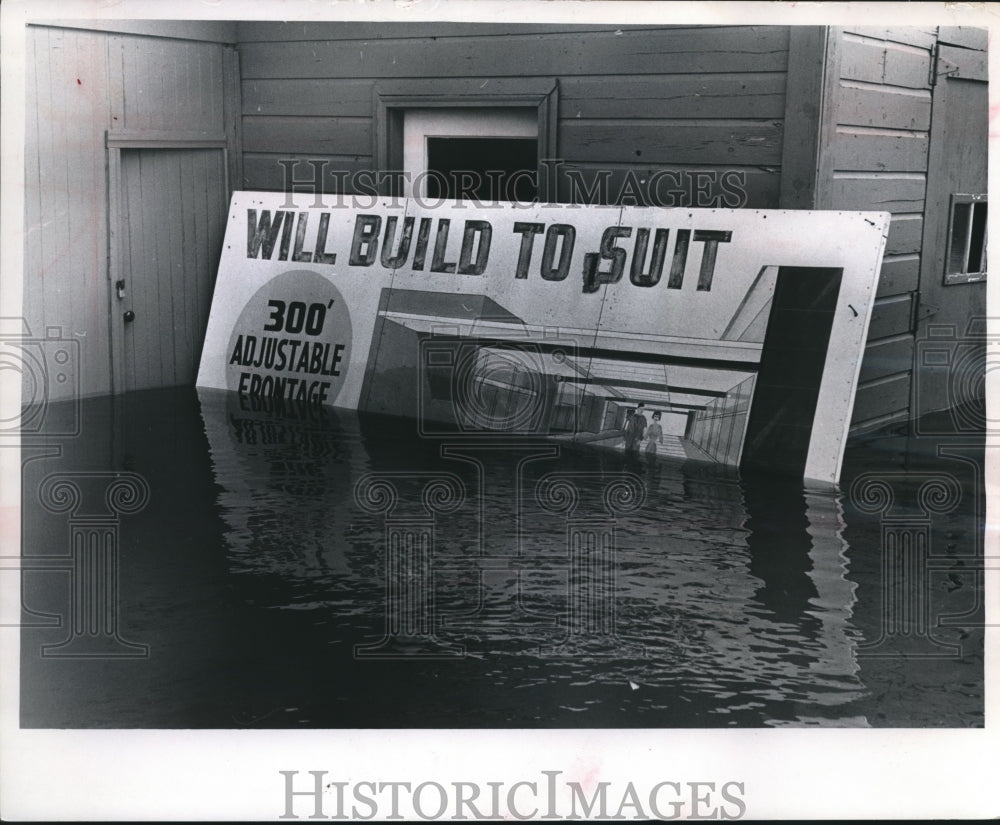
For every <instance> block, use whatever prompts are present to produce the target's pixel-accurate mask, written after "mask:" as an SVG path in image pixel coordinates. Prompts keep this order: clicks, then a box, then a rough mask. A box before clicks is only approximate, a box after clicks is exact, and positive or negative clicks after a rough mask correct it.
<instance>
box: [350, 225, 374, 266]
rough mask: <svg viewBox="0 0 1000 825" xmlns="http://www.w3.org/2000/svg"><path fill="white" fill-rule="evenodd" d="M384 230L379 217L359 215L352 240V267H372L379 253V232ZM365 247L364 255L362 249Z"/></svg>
mask: <svg viewBox="0 0 1000 825" xmlns="http://www.w3.org/2000/svg"><path fill="white" fill-rule="evenodd" d="M381 228H382V218H381V217H380V216H379V215H358V217H357V219H356V220H355V221H354V237H353V238H352V239H351V257H350V259H349V261H348V263H349V264H350V265H351V266H371V265H372V264H373V263H375V253H376V252H378V231H379V229H381ZM362 247H364V250H365V251H364V253H363V254H362V252H361V248H362Z"/></svg>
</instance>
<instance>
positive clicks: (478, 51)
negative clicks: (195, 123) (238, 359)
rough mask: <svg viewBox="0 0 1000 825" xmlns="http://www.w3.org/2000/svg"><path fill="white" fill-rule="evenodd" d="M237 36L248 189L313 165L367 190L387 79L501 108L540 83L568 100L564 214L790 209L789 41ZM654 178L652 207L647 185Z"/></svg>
mask: <svg viewBox="0 0 1000 825" xmlns="http://www.w3.org/2000/svg"><path fill="white" fill-rule="evenodd" d="M238 37H239V41H240V46H239V48H240V57H241V76H242V99H243V134H244V159H243V160H244V180H243V185H244V186H245V187H246V188H249V189H267V190H276V189H279V190H280V189H282V188H284V187H285V185H286V182H285V177H286V173H285V171H284V169H283V168H282V166H281V165H280V164H279V161H281V160H295V159H298V160H300V161H301V162H300V163H299V165H298V166H296V167H295V174H296V177H297V179H299V180H310V179H311V178H312V175H313V168H312V167H310V166H309V165H308V163H306V161H308V160H310V159H315V160H318V161H326V162H327V167H326V168H325V169H324V175H325V178H324V180H325V183H324V185H328V184H330V185H333V186H334V188H335V190H336V191H346V192H351V191H355V189H354V188H352V186H351V178H350V174H351V173H353V172H357V171H360V170H364V169H369V168H371V166H372V164H373V159H372V152H373V147H372V132H373V128H374V126H373V122H372V121H373V118H374V106H373V98H374V89H375V84H376V82H377V81H379V80H382V79H389V78H406V79H415V78H429V79H432V80H433V81H434V88H436V89H440V90H441V94H442V96H444V95H450V94H454V92H455V90H464V89H468V88H469V86H468V79H469V78H481V79H482V80H481V83H476V84H474V85H475V87H476V90H477V93H479V94H483V93H490V92H493V93H496V94H498V95H502V94H504V93H505V91H506V90H507V89H508V88H509V87H510V84H512V83H514V82H516V81H518V80H521V79H523V78H532V77H537V78H556V79H557V82H558V85H559V114H558V125H557V136H558V137H557V157H558V159H559V161H560V162H561V166H560V167H559V168H558V169H557V170H556V175H557V180H558V184H557V192H558V195H557V197H558V199H559V200H561V201H568V200H570V199H571V198H572V197H573V196H574V194H579V192H580V191H581V190H584V191H589V190H595V191H603V192H604V195H605V201H604V202H611V203H614V202H619V201H622V202H638V203H655V202H657V201H656V200H655V198H656V197H657V194H656V193H657V192H658V193H659V195H660V196H662V198H663V201H662V202H664V203H665V205H668V204H669V205H695V204H697V203H700V205H706V206H732V207H736V206H750V207H757V208H766V207H777V206H778V189H779V183H780V162H781V145H782V132H783V129H782V127H783V123H782V118H783V116H784V108H785V72H786V69H787V58H788V55H787V52H788V32H787V30H786V28H784V27H767V26H765V27H735V26H721V27H697V26H696V27H662V28H651V27H641V26H633V27H628V26H622V27H608V26H593V25H589V26H580V27H569V26H563V27H558V28H557V27H552V26H549V27H544V26H535V25H523V26H503V25H498V26H489V25H485V24H443V23H442V24H432V23H427V24H419V25H417V26H409V25H406V26H403V25H399V24H372V23H364V24H361V23H288V24H282V23H271V22H259V23H254V22H245V23H241V24H240V26H239V29H238ZM460 83H461V85H459V84H460ZM460 93H464V92H460ZM345 172H346V173H347V174H346V175H343V174H341V173H345ZM657 172H665V173H669V174H668V176H667V177H664V176H661V177H660V178H658V179H657V180H658V184H659V185H658V188H657V189H656V190H655V192H653V193H651V191H650V190H648V189H646V188H645V183H641V182H640V183H638V184H637V185H636V182H637V181H648V180H650V179H651V178H652V177H653V176H654V175H655V174H656V173H657ZM338 175H340V180H339V181H338ZM345 179H346V180H345ZM341 181H344V183H343V184H342V183H341ZM595 187H596V189H595ZM706 200H710V202H705V201H706Z"/></svg>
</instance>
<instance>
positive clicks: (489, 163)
mask: <svg viewBox="0 0 1000 825" xmlns="http://www.w3.org/2000/svg"><path fill="white" fill-rule="evenodd" d="M538 151H539V150H538V113H537V111H536V110H534V109H530V108H521V107H499V108H496V109H490V108H487V107H483V108H479V107H474V108H464V109H453V108H438V109H409V110H406V112H405V114H404V118H403V171H404V173H405V175H404V184H403V194H404V195H410V196H416V197H418V198H429V199H434V200H437V199H438V198H450V199H459V200H461V199H465V198H475V199H477V200H480V201H487V200H500V201H504V200H506V201H510V200H517V201H521V202H530V201H533V200H535V199H536V197H537V195H538Z"/></svg>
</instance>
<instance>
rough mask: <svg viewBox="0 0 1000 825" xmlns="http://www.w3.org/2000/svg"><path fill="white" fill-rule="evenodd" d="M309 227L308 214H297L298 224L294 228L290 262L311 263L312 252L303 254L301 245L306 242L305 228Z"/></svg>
mask: <svg viewBox="0 0 1000 825" xmlns="http://www.w3.org/2000/svg"><path fill="white" fill-rule="evenodd" d="M308 225H309V213H308V212H299V222H298V225H297V226H296V227H295V247H294V248H293V249H292V260H293V261H299V262H300V263H305V264H307V263H309V262H311V261H312V259H313V256H312V252H303V251H302V245H303V244H304V243H305V241H306V227H307V226H308Z"/></svg>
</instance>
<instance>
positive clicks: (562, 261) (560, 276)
mask: <svg viewBox="0 0 1000 825" xmlns="http://www.w3.org/2000/svg"><path fill="white" fill-rule="evenodd" d="M560 238H561V239H562V243H561V244H560V249H559V264H558V266H555V267H553V265H552V260H553V258H555V254H556V244H557V243H559V239H560ZM575 243H576V228H575V227H573V226H570V224H568V223H554V224H552V226H550V227H549V230H548V232H546V233H545V248H544V249H543V250H542V265H541V269H540V271H539V274H540V275H541V276H542V278H544V279H545V280H546V281H564V280H566V276H567V275H569V267H570V263H571V262H572V260H573V246H574V244H575Z"/></svg>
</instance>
